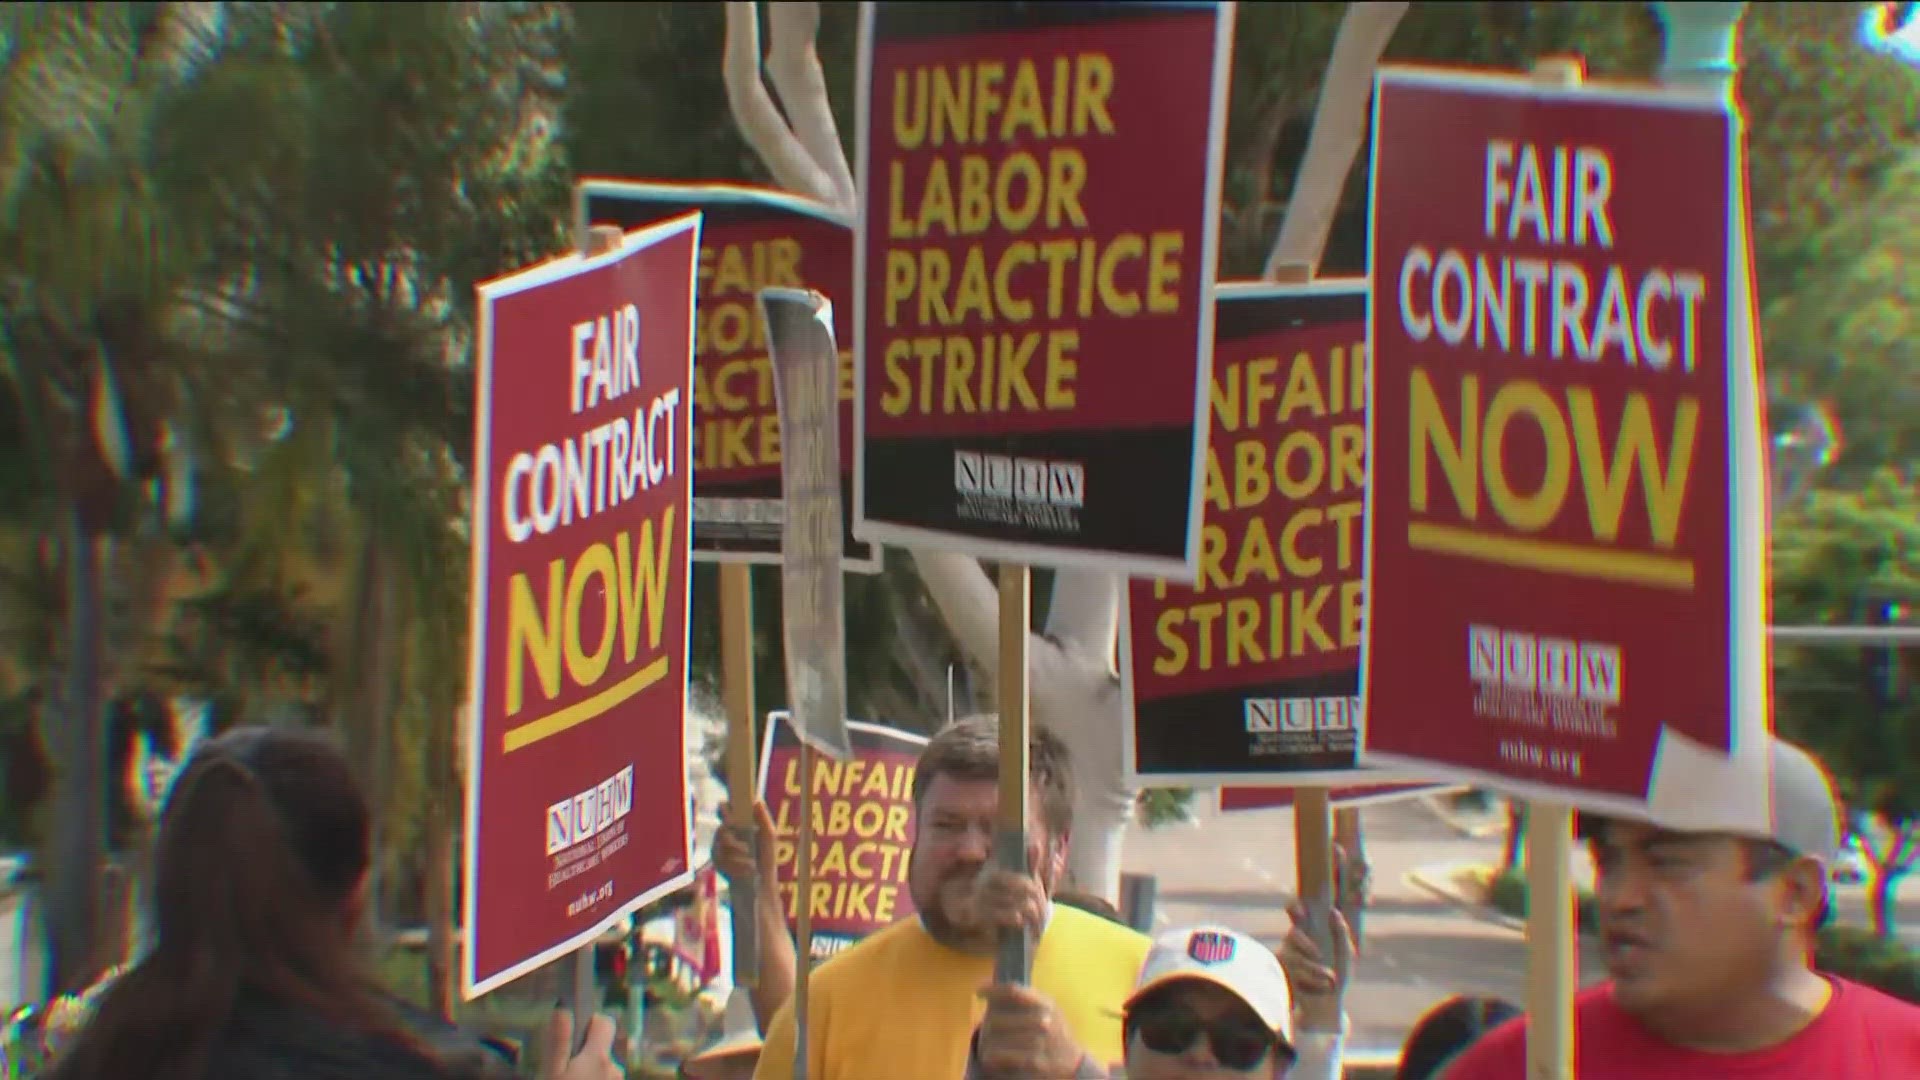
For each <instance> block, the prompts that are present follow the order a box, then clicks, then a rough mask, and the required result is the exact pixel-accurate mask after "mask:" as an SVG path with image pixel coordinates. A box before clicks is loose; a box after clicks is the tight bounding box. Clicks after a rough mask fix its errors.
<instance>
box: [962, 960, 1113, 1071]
mask: <svg viewBox="0 0 1920 1080" xmlns="http://www.w3.org/2000/svg"><path fill="white" fill-rule="evenodd" d="M980 996H981V997H982V998H985V999H986V1002H987V1012H986V1016H985V1017H984V1018H982V1019H981V1021H980V1033H979V1037H978V1041H977V1042H976V1043H975V1044H974V1053H975V1057H976V1058H977V1059H978V1060H979V1063H980V1067H981V1069H982V1070H983V1071H985V1073H986V1074H987V1075H988V1076H1006V1077H1019V1078H1020V1080H1072V1077H1074V1076H1075V1075H1076V1074H1077V1073H1078V1072H1079V1069H1080V1062H1081V1059H1082V1058H1084V1057H1085V1056H1086V1054H1085V1052H1084V1051H1082V1050H1081V1049H1080V1044H1079V1043H1077V1042H1075V1041H1074V1039H1073V1032H1072V1031H1070V1030H1069V1029H1068V1027H1067V1022H1066V1020H1065V1019H1064V1018H1062V1017H1061V1015H1060V1011H1059V1010H1058V1009H1056V1008H1054V1005H1053V1002H1052V1001H1049V1000H1048V999H1047V997H1046V995H1044V994H1041V993H1039V992H1038V991H1036V990H1034V989H1033V988H1032V987H1030V986H1016V985H1012V984H1007V983H993V984H990V985H988V986H984V987H982V988H981V989H980Z"/></svg>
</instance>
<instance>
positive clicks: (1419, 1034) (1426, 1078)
mask: <svg viewBox="0 0 1920 1080" xmlns="http://www.w3.org/2000/svg"><path fill="white" fill-rule="evenodd" d="M1519 1015H1520V1007H1519V1006H1517V1005H1514V1004H1511V1003H1510V1002H1506V1001H1502V1000H1501V999H1499V998H1493V997H1469V996H1467V995H1465V994H1457V995H1455V996H1453V997H1450V998H1448V999H1447V1000H1445V1001H1443V1002H1441V1003H1440V1004H1438V1005H1435V1006H1434V1007H1433V1008H1431V1009H1428V1010H1427V1012H1426V1015H1424V1016H1422V1017H1420V1019H1419V1020H1418V1021H1416V1022H1415V1023H1414V1025H1413V1031H1412V1033H1411V1034H1409V1035H1408V1036H1407V1043H1406V1046H1405V1047H1404V1048H1403V1049H1402V1050H1401V1051H1400V1071H1399V1072H1396V1073H1395V1074H1394V1077H1395V1080H1437V1078H1438V1077H1441V1076H1443V1075H1445V1070H1446V1067H1447V1065H1448V1063H1449V1062H1451V1061H1452V1060H1453V1059H1454V1058H1455V1057H1457V1056H1458V1055H1459V1053H1460V1051H1462V1050H1465V1049H1466V1048H1467V1047H1469V1046H1472V1045H1473V1043H1474V1042H1475V1041H1476V1040H1477V1039H1479V1038H1480V1036H1482V1035H1485V1034H1486V1033H1487V1032H1489V1031H1492V1030H1493V1029H1494V1028H1497V1027H1499V1026H1500V1025H1501V1024H1504V1023H1506V1022H1507V1021H1509V1020H1511V1019H1513V1018H1514V1017H1516V1016H1519Z"/></svg>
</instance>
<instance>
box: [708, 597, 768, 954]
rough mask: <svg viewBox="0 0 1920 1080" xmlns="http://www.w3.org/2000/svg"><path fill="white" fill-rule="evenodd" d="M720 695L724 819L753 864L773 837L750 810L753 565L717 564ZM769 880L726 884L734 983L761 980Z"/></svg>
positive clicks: (754, 774)
mask: <svg viewBox="0 0 1920 1080" xmlns="http://www.w3.org/2000/svg"><path fill="white" fill-rule="evenodd" d="M720 694H721V697H722V698H723V699H724V700H725V702H726V707H727V814H726V816H727V820H728V822H729V824H731V825H732V826H733V827H734V828H735V829H742V830H746V831H747V832H748V833H749V834H750V835H752V836H753V854H754V856H755V858H754V865H756V866H757V865H759V854H760V845H762V844H771V843H774V842H775V838H774V837H771V836H761V835H759V833H758V822H759V817H758V815H756V814H755V813H754V809H753V805H754V786H755V785H754V780H755V779H756V777H757V775H758V772H757V770H756V769H755V767H754V766H755V762H754V737H753V736H754V730H753V726H754V715H753V567H752V566H750V565H748V564H746V563H721V564H720ZM777 887H778V886H777V885H776V884H775V883H774V882H771V881H766V882H753V881H745V882H732V883H729V884H728V886H727V888H728V892H729V893H730V894H731V895H730V896H729V898H728V902H729V904H730V905H731V910H732V913H733V983H734V985H735V986H743V987H748V988H755V987H758V986H759V985H760V909H759V901H760V895H759V892H760V889H762V888H768V889H772V888H777Z"/></svg>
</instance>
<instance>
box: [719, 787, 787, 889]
mask: <svg viewBox="0 0 1920 1080" xmlns="http://www.w3.org/2000/svg"><path fill="white" fill-rule="evenodd" d="M753 819H754V828H753V829H746V828H743V827H741V826H738V825H734V824H731V823H727V822H722V823H721V825H720V828H718V829H716V830H715V831H714V834H713V868H714V869H715V870H717V871H719V872H720V876H721V878H723V879H725V881H726V883H727V884H728V885H746V886H749V887H751V886H753V885H756V884H759V883H761V882H772V881H773V880H774V849H775V846H776V845H775V839H776V837H775V835H774V831H773V815H771V814H769V813H768V812H767V804H766V803H763V802H755V803H754V804H753ZM756 833H757V834H758V839H757V848H758V850H756V837H755V834H756Z"/></svg>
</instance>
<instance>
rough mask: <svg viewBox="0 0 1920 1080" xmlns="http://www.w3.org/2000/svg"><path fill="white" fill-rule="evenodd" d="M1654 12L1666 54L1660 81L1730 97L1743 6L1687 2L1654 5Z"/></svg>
mask: <svg viewBox="0 0 1920 1080" xmlns="http://www.w3.org/2000/svg"><path fill="white" fill-rule="evenodd" d="M1653 8H1654V11H1655V13H1656V14H1658V15H1659V16H1660V21H1661V22H1662V23H1664V24H1665V25H1666V28H1667V34H1666V53H1665V55H1664V56H1663V57H1662V59H1661V62H1660V81H1661V82H1663V83H1665V84H1667V85H1668V86H1677V87H1688V88H1692V89H1697V90H1707V91H1712V92H1714V93H1717V94H1729V93H1732V91H1733V87H1734V79H1735V76H1737V75H1738V74H1739V66H1738V62H1739V61H1738V51H1737V45H1736V43H1737V41H1738V38H1739V33H1740V17H1741V16H1742V15H1744V14H1746V10H1747V5H1746V4H1745V3H1744V2H1722V0H1712V2H1708V0H1687V2H1686V3H1656V4H1654V5H1653Z"/></svg>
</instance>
